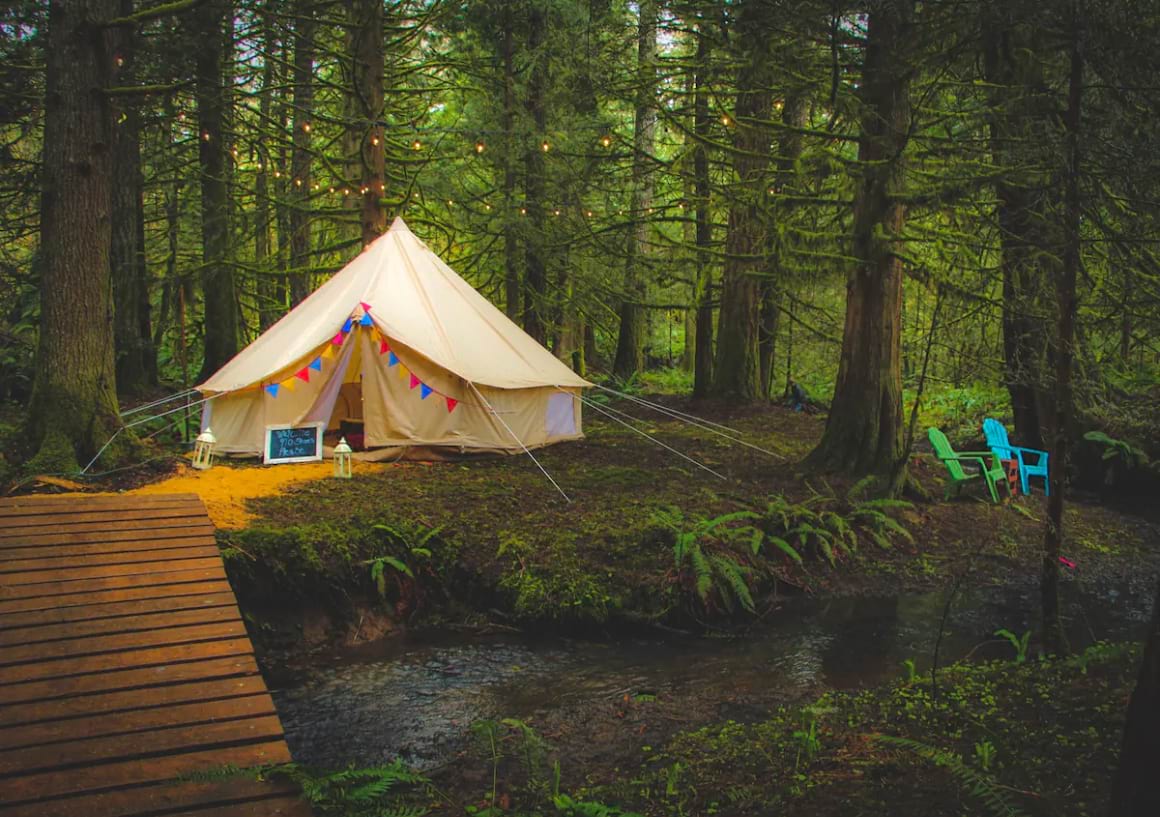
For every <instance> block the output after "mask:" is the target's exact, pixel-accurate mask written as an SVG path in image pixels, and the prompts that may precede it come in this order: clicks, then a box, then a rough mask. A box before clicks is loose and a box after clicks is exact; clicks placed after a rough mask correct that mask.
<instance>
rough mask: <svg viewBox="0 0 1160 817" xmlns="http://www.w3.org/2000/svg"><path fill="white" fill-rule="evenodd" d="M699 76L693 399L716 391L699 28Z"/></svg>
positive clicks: (703, 48) (705, 53)
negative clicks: (714, 386)
mask: <svg viewBox="0 0 1160 817" xmlns="http://www.w3.org/2000/svg"><path fill="white" fill-rule="evenodd" d="M695 70H696V72H697V75H696V77H695V78H694V86H693V135H694V138H695V139H696V147H695V148H694V149H693V192H694V196H695V198H694V207H695V210H696V212H695V218H696V222H697V227H696V244H697V273H696V280H695V283H694V290H693V303H694V304H695V306H696V309H697V318H696V338H695V342H696V348H695V350H694V353H693V396H694V397H707V396H708V395H709V394H710V392H711V391H712V390H713V260H712V257H711V256H710V254H709V250H710V247H712V244H713V222H712V217H711V213H710V192H711V188H710V186H709V184H710V180H709V150H708V148H707V147H706V143H707V141H708V139H709V93H708V91H707V90H706V88H705V86H706V85H707V84H708V82H707V75H708V73H709V38H708V37H707V36H706V35H705V33H704V31H702V30H701V29H700V26H698V32H697V61H696V69H695Z"/></svg>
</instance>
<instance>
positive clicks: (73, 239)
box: [27, 0, 120, 473]
mask: <svg viewBox="0 0 1160 817" xmlns="http://www.w3.org/2000/svg"><path fill="white" fill-rule="evenodd" d="M118 7H119V3H118V0H74V2H69V3H51V4H50V5H49V12H48V47H47V48H46V49H45V74H46V80H45V108H44V142H43V144H44V152H43V172H42V184H43V188H42V192H41V212H40V248H41V256H42V262H43V268H42V272H41V279H40V339H39V344H38V346H37V350H36V375H35V379H34V380H33V384H32V395H31V398H30V400H29V406H28V426H27V439H28V442H29V444H30V446H31V447H32V449H34V450H35V452H36V453H35V456H34V457H33V459H32V461H31V462H30V463H29V467H30V468H32V469H34V470H38V471H42V472H55V473H60V472H70V471H73V470H75V469H76V468H77V464H78V458H79V459H80V460H82V461H84V462H87V461H88V459H89V458H90V457H92V456H93V455H94V454H95V453H96V452H97V449H99V448H100V447H101V445H103V444H104V443H105V441H106V440H107V439H108V438H109V437H111V436H112V435H113V434H114V433H115V432H116V430H117V429H118V428H119V427H120V418H119V417H118V409H117V395H116V383H115V380H114V342H113V299H112V287H111V284H110V280H109V253H110V243H111V237H112V236H111V229H110V218H111V216H112V213H111V210H112V193H111V188H112V182H113V180H112V151H111V150H110V147H111V145H112V144H113V139H114V136H113V127H114V124H113V123H114V118H113V109H112V107H111V106H110V104H109V101H108V98H107V97H106V96H104V95H103V94H102V89H103V88H104V87H106V86H107V85H109V84H110V82H111V80H112V79H114V77H115V75H116V73H117V66H116V61H115V59H114V37H115V34H114V31H113V30H112V29H109V28H103V27H102V23H103V22H104V21H106V20H109V19H112V18H114V17H116V16H117V13H118ZM113 456H115V454H114V455H113Z"/></svg>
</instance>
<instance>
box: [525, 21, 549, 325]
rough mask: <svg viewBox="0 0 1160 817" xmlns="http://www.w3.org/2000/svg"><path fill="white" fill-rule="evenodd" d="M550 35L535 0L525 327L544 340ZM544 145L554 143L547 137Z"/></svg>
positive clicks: (530, 47) (530, 38) (527, 171)
mask: <svg viewBox="0 0 1160 817" xmlns="http://www.w3.org/2000/svg"><path fill="white" fill-rule="evenodd" d="M547 39H548V10H547V8H546V7H545V6H544V5H543V4H542V0H531V3H530V8H529V10H528V54H529V57H530V58H531V60H532V66H531V68H530V69H529V70H530V76H529V78H528V96H527V102H526V107H527V110H528V113H529V114H530V115H531V117H532V124H533V128H534V131H535V138H533V139H531V140H529V142H528V144H527V146H526V150H525V152H524V171H525V180H524V201H525V209H526V210H527V219H528V228H529V229H528V240H527V243H526V244H525V246H524V260H525V264H526V267H527V283H528V285H527V288H526V289H525V290H524V331H525V332H527V333H528V334H529V335H531V336H532V337H533V338H535V339H536V340H537V341H539V342H540V343H544V342H545V340H546V339H547V335H546V332H547V330H546V327H545V325H544V310H545V308H546V306H547V294H548V293H547V283H548V272H547V265H546V262H545V258H544V254H545V243H546V241H547V229H546V228H547V224H546V223H545V218H546V212H545V207H544V153H545V151H544V150H543V149H542V145H541V143H540V140H546V138H547V132H546V127H547V122H548V113H547V104H548V102H547V92H548V60H547V55H546V54H545V53H544V48H545V43H546V42H547ZM543 144H544V145H548V146H549V148H550V147H551V146H550V144H549V143H548V142H547V141H544V142H543Z"/></svg>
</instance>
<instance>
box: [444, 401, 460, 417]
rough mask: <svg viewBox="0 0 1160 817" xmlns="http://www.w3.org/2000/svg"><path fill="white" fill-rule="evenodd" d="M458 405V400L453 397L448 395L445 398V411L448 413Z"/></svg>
mask: <svg viewBox="0 0 1160 817" xmlns="http://www.w3.org/2000/svg"><path fill="white" fill-rule="evenodd" d="M458 405H459V401H458V400H456V399H455V398H454V397H448V398H447V413H448V414H450V413H451V412H453V411H455V407H456V406H458Z"/></svg>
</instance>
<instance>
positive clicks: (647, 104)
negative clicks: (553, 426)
mask: <svg viewBox="0 0 1160 817" xmlns="http://www.w3.org/2000/svg"><path fill="white" fill-rule="evenodd" d="M639 12H640V23H639V25H638V28H637V58H636V115H635V125H634V130H633V140H632V141H633V145H632V147H633V151H632V153H633V158H632V192H631V194H630V196H629V215H630V219H631V220H630V225H629V231H628V244H627V246H626V247H625V261H624V298H623V299H622V300H621V302H620V330H619V332H618V334H617V339H616V357H615V358H614V359H613V362H612V374H613V375H614V376H615V377H618V378H621V379H622V380H627V379H628V378H630V377H632V376H633V375H634V374H636V373H637V372H638V371H640V370H641V369H642V368H644V346H645V334H644V315H643V310H644V309H645V307H644V303H645V301H646V300H647V293H648V283H647V281H646V280H645V277H644V275H643V274H642V271H641V266H642V265H641V258H642V256H643V255H644V254H645V252H646V251H647V246H648V230H649V219H647V218H646V217H645V214H646V212H647V211H649V210H651V208H652V194H653V190H652V172H651V171H652V168H651V167H650V165H651V163H652V161H653V159H652V154H653V138H654V133H655V131H656V108H655V100H654V96H655V94H656V83H657V65H656V55H657V4H656V0H641V3H640V5H639Z"/></svg>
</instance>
